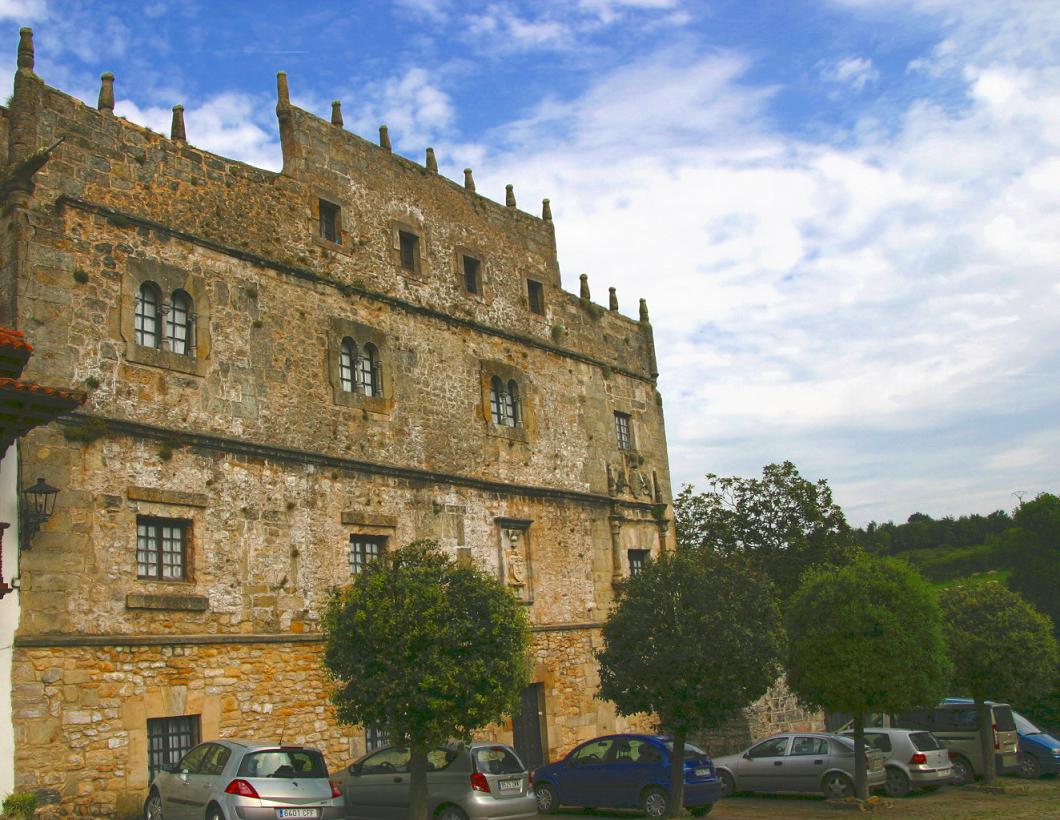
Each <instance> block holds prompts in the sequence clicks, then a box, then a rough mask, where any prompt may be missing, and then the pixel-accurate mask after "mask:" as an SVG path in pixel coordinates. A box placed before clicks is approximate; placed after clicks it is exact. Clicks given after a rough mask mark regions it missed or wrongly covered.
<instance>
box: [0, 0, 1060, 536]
mask: <svg viewBox="0 0 1060 820" xmlns="http://www.w3.org/2000/svg"><path fill="white" fill-rule="evenodd" d="M21 25H30V26H32V27H33V28H34V32H35V41H36V46H37V64H36V65H37V73H38V74H40V75H41V76H42V77H43V78H44V79H45V81H46V82H48V83H49V84H50V85H53V86H56V87H59V88H62V89H63V90H65V91H67V92H69V93H72V94H74V95H76V96H79V97H81V98H82V99H84V100H86V101H87V102H89V103H91V104H94V103H95V100H96V95H97V93H98V86H99V75H100V73H102V72H103V71H112V72H114V73H115V75H116V76H117V81H116V95H117V98H118V106H117V113H118V114H119V115H123V116H126V117H128V118H129V119H130V120H133V121H135V122H138V123H141V124H144V125H148V126H150V127H152V128H154V129H155V130H158V131H162V132H163V133H168V129H169V120H170V109H171V107H172V105H174V104H175V103H182V104H183V105H184V106H185V108H186V120H187V127H188V139H189V141H190V142H191V143H193V144H195V145H198V146H200V147H203V148H206V149H208V150H212V151H216V152H218V153H222V154H225V155H227V156H233V157H237V158H239V159H243V160H245V161H247V162H251V163H253V164H256V165H259V166H263V167H267V168H273V169H276V168H278V166H279V140H278V134H277V130H276V122H275V115H274V111H273V106H274V104H275V73H276V71H278V70H285V71H287V72H288V75H289V79H290V84H291V92H292V97H293V99H294V102H295V103H296V104H298V105H300V106H302V107H304V108H307V109H309V110H311V111H314V112H316V113H318V114H320V115H321V116H328V115H329V112H330V101H331V100H332V99H341V100H342V101H343V113H344V117H345V123H346V127H347V128H348V129H350V130H352V131H355V132H356V133H359V134H361V135H362V136H365V137H367V138H369V139H374V137H375V135H376V129H377V127H378V125H379V124H380V123H384V122H385V123H387V125H388V126H389V129H390V133H391V136H392V138H393V140H394V145H395V149H396V150H398V151H400V152H401V153H404V154H405V155H406V156H409V157H410V158H412V159H415V160H417V161H420V162H422V161H423V151H424V148H425V147H426V146H428V145H432V146H434V147H435V149H436V150H437V152H438V158H439V163H440V166H441V170H442V172H443V173H445V174H447V175H449V176H450V177H452V178H454V179H462V175H461V169H463V168H464V167H465V166H472V167H474V169H475V179H476V182H477V184H478V190H479V192H480V193H483V194H485V195H487V196H492V197H493V198H495V199H499V200H501V201H503V196H504V185H505V184H506V183H509V182H510V183H513V184H514V185H515V190H516V194H517V196H518V199H519V202H520V204H521V205H522V206H524V207H526V209H527V210H530V211H532V212H536V211H537V208H538V207H539V203H540V201H541V199H542V198H543V197H546V196H547V197H549V198H550V199H551V200H552V208H553V213H554V215H555V221H556V232H557V239H558V243H559V251H560V264H561V267H562V270H563V280H564V284H565V286H566V287H567V289H568V290H576V288H577V281H578V275H579V274H580V273H587V274H588V275H589V280H590V284H591V286H592V288H593V293H594V294H596V296H597V299H598V300H600V299H602V298H604V297H605V295H606V293H607V287H608V286H612V285H613V286H615V287H617V289H618V294H619V299H620V302H621V304H622V309H623V310H624V312H626V313H630V314H633V313H635V307H636V300H637V299H638V298H639V297H644V298H646V299H647V300H648V304H649V306H650V309H651V313H652V323H653V326H654V328H655V335H656V345H657V348H658V352H659V360H660V369H661V371H662V375H661V378H660V388H661V390H662V392H663V396H664V399H665V402H666V403H665V407H666V414H667V431H668V440H669V446H670V461H671V468H672V471H673V474H674V480H675V484H678V485H679V484H681V483H685V482H691V483H698V482H700V481H701V479H702V476H703V475H704V474H705V473H707V472H716V473H720V474H723V475H755V474H757V473H759V471H760V470H761V468H762V466H763V465H764V464H767V463H769V462H773V461H781V460H784V459H790V460H792V461H794V462H795V463H796V464H797V465H798V467H799V468H800V470H801V471H802V473H803V475H805V476H807V477H809V478H813V479H816V478H821V477H823V478H827V479H828V480H829V482H830V483H831V485H832V487H833V490H834V492H835V495H836V498H837V500H838V501H839V503H840V504H841V505H842V506H843V507H844V509H845V510H846V512H847V515H848V517H849V518H850V519H851V521H853V522H854V523H858V524H861V523H865V522H867V521H869V520H870V519H875V520H877V521H882V520H888V519H894V520H904V519H905V518H906V517H907V516H908V515H909V514H910V513H912V512H914V511H921V512H925V513H928V514H931V515H934V516H942V515H947V514H955V515H958V514H964V513H971V512H990V511H992V510H995V509H1011V508H1012V507H1013V506H1014V504H1015V503H1016V496H1015V495H1013V494H1014V493H1023V494H1026V495H1027V496H1033V495H1034V494H1036V493H1038V492H1042V491H1050V492H1057V491H1058V490H1060V425H1058V420H1060V378H1058V377H1057V376H1058V373H1060V333H1058V330H1060V321H1058V320H1060V273H1058V272H1060V3H1057V2H1055V0H1023V1H1022V2H1003V0H816V1H811V0H803V1H801V2H800V1H799V0H786V1H785V2H780V0H773V1H772V2H756V1H755V0H717V1H716V2H711V0H700V1H699V2H689V1H688V0H566V2H551V1H550V0H539V2H533V3H522V2H481V3H480V2H472V1H471V0H466V1H465V2H455V1H454V2H450V0H394V2H381V1H380V2H344V3H339V2H328V0H316V2H303V3H295V2H276V0H260V1H259V2H253V3H252V2H227V3H226V2H194V1H193V0H187V1H186V2H168V0H158V2H151V0H144V2H117V0H113V1H112V2H103V1H102V0H97V1H96V2H77V0H67V1H66V2H56V1H55V0H0V35H2V36H0V42H6V43H8V48H7V49H6V50H5V51H4V53H3V54H2V55H0V71H3V72H4V73H5V74H6V75H10V73H11V72H12V71H13V69H14V59H15V46H16V44H17V40H18V35H17V31H18V28H19V26H21Z"/></svg>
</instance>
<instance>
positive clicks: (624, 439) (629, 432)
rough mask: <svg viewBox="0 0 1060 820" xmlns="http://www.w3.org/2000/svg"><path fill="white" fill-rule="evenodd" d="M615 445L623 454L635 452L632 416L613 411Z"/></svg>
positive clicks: (635, 443) (635, 442) (635, 440)
mask: <svg viewBox="0 0 1060 820" xmlns="http://www.w3.org/2000/svg"><path fill="white" fill-rule="evenodd" d="M614 418H615V443H616V444H617V446H618V449H619V450H621V451H622V452H623V453H635V452H636V451H637V439H636V437H635V436H634V435H633V416H632V415H630V414H629V413H624V412H623V411H621V410H615V411H614Z"/></svg>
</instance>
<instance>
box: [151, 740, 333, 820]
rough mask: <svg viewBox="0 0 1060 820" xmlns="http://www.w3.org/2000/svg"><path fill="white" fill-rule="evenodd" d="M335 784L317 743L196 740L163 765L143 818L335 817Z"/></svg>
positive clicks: (241, 819) (252, 819) (263, 819)
mask: <svg viewBox="0 0 1060 820" xmlns="http://www.w3.org/2000/svg"><path fill="white" fill-rule="evenodd" d="M345 816H346V808H345V802H344V801H343V798H342V792H340V791H339V788H338V786H337V785H336V784H335V783H334V782H332V781H331V780H330V779H329V778H328V769H327V766H326V764H325V763H324V756H323V755H321V754H320V752H318V751H317V750H316V749H308V748H305V747H302V746H281V745H278V744H276V743H263V742H259V741H251V740H211V741H208V742H206V743H200V744H199V745H198V746H196V747H195V748H194V749H192V750H191V751H190V752H188V753H187V754H186V755H184V757H182V758H181V759H180V762H179V763H175V764H168V765H166V766H164V767H163V769H162V771H160V772H159V773H158V774H157V775H156V776H155V779H154V780H153V781H152V783H151V788H150V791H149V792H148V795H147V800H146V801H145V803H144V818H145V820H163V818H164V820H288V818H303V819H306V818H308V820H340V819H341V818H343V817H345Z"/></svg>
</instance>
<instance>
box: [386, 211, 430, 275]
mask: <svg viewBox="0 0 1060 820" xmlns="http://www.w3.org/2000/svg"><path fill="white" fill-rule="evenodd" d="M403 233H404V234H411V235H412V236H414V237H415V238H416V247H415V248H414V251H413V268H412V269H409V268H407V267H405V265H404V264H403V263H402V254H401V234H403ZM389 248H390V260H391V262H392V263H393V265H394V267H395V268H397V270H398V271H399V272H400V273H401V274H402V275H404V276H410V277H412V278H413V279H426V278H427V274H428V273H429V271H430V266H429V265H428V264H427V232H426V230H425V229H424V226H423V224H422V223H421V222H419V221H418V220H415V221H413V219H412V217H406V218H405V219H392V220H390V228H389Z"/></svg>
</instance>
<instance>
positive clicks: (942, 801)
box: [553, 777, 1060, 820]
mask: <svg viewBox="0 0 1060 820" xmlns="http://www.w3.org/2000/svg"><path fill="white" fill-rule="evenodd" d="M999 785H1000V788H1001V789H1002V790H1003V791H1001V792H1000V793H995V792H991V791H987V790H985V789H984V788H983V787H981V786H965V787H963V788H958V787H956V786H946V787H943V788H941V789H939V790H938V791H936V792H914V793H913V794H912V795H910V796H909V797H904V798H902V799H900V800H898V799H891V798H887V797H881V798H880V801H879V803H877V804H876V808H875V810H874V811H872V812H865V813H862V812H860V811H858V810H857V808H856V807H854V806H847V805H843V804H832V803H830V802H828V801H826V800H824V798H821V797H798V796H763V795H759V796H750V795H738V796H737V797H730V798H727V799H725V800H722V801H721V802H719V803H718V804H717V805H716V806H715V807H714V810H713V811H712V812H711V813H710V815H709V817H710V820H715V818H717V820H765V818H769V820H778V818H783V820H787V818H793V819H797V820H802V819H803V818H806V820H808V819H809V818H826V819H827V820H842V818H844V817H850V818H852V819H853V818H863V817H874V818H885V819H886V820H995V818H1005V820H1023V818H1028V820H1029V818H1048V817H1052V818H1060V779H1057V778H1046V779H1042V780H1034V781H1030V780H1017V779H1014V778H1008V777H1006V778H1002V779H1001V780H1000V781H999ZM553 817H555V818H557V820H578V819H579V818H580V819H581V820H584V818H587V817H589V818H623V820H626V819H627V818H635V817H643V815H642V814H640V813H638V812H633V811H625V812H618V811H616V812H607V811H603V810H601V809H592V810H587V811H580V810H577V809H575V810H573V811H571V812H569V813H563V814H558V815H553Z"/></svg>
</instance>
